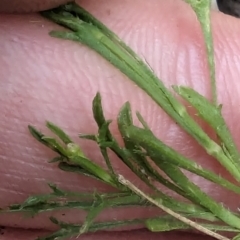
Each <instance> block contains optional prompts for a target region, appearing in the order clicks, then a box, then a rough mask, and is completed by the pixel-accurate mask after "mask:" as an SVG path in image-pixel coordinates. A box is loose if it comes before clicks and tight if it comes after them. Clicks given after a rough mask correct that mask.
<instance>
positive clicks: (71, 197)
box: [2, 0, 240, 240]
mask: <svg viewBox="0 0 240 240" xmlns="http://www.w3.org/2000/svg"><path fill="white" fill-rule="evenodd" d="M186 2H188V3H189V4H190V5H191V7H192V8H193V10H194V11H195V13H196V15H197V17H198V19H199V22H200V24H201V27H202V30H203V35H204V39H205V42H206V51H207V54H208V63H209V73H210V79H211V89H212V102H210V101H208V100H207V99H206V98H205V97H203V96H202V95H200V94H199V93H197V92H196V91H195V90H194V89H191V88H189V87H185V86H173V89H172V90H173V91H174V92H175V93H177V94H178V95H179V96H181V97H182V98H184V99H185V100H186V101H187V102H188V103H189V104H190V105H191V106H193V107H194V108H195V109H196V111H197V112H198V115H199V117H200V118H202V119H203V120H204V121H206V122H207V123H208V124H209V125H210V126H211V127H212V128H213V130H214V131H215V134H216V136H217V139H218V140H217V141H215V140H213V139H212V138H211V137H210V136H208V134H207V133H206V132H204V131H203V129H202V128H201V127H200V126H199V125H198V123H197V122H196V121H195V120H194V119H193V118H192V117H191V116H190V115H189V114H188V112H187V110H186V108H185V106H184V105H183V104H181V103H180V102H179V101H178V99H177V98H176V97H175V95H174V94H173V91H172V90H169V89H167V88H166V87H165V86H164V84H163V82H162V81H161V80H160V79H158V78H157V77H156V76H155V74H154V73H153V72H152V70H151V69H150V68H149V67H148V66H147V65H146V64H145V63H144V62H143V61H142V60H141V59H140V58H139V57H138V56H137V55H136V54H135V53H134V52H133V51H132V50H131V49H130V48H129V47H128V46H127V45H126V44H125V43H124V42H122V41H121V40H120V39H119V38H118V37H117V36H116V35H115V34H114V33H113V32H111V31H110V30H109V29H107V28H106V27H105V26H104V25H103V24H102V23H101V22H99V21H98V20H97V19H95V18H94V17H93V16H92V15H91V14H90V13H88V12H87V11H85V10H84V9H83V8H81V7H80V6H78V5H76V4H74V3H71V4H67V5H64V6H61V7H59V8H57V9H53V10H51V11H46V12H43V13H42V15H43V16H44V17H47V18H48V19H50V20H51V21H54V22H56V23H58V24H60V25H62V26H64V27H66V28H67V29H69V30H70V31H67V32H66V31H62V32H59V31H52V32H51V33H50V35H51V36H53V37H58V38H63V39H68V40H73V41H76V42H80V43H82V44H85V45H87V46H89V47H90V48H92V49H93V50H95V51H96V52H98V53H99V54H100V55H102V56H103V57H104V58H105V59H107V60H108V61H109V62H110V63H112V64H113V65H114V66H115V67H117V68H118V69H119V70H120V71H122V72H123V73H124V74H125V75H126V76H128V77H129V79H131V80H132V81H133V82H135V83H136V84H137V85H138V86H139V87H140V88H142V89H143V90H144V91H145V92H146V93H147V94H148V95H149V96H150V97H151V98H152V99H153V100H154V101H155V102H156V103H157V104H158V105H159V106H160V107H161V108H162V109H163V110H164V111H165V112H166V113H167V114H168V115H169V116H170V117H171V118H172V119H173V120H174V121H175V122H176V123H177V124H179V125H180V126H181V127H182V129H184V130H185V131H186V132H187V133H188V134H190V135H191V136H192V137H193V138H194V139H195V140H196V141H197V142H198V143H199V145H201V146H202V148H203V149H205V151H206V152H207V153H208V154H209V155H211V156H213V157H214V158H215V159H216V160H217V161H219V162H220V163H221V164H222V166H223V167H224V168H225V169H226V170H228V171H229V173H230V174H231V175H232V176H233V177H234V178H235V179H236V180H237V181H238V182H239V181H240V167H239V166H240V163H239V157H240V154H239V152H238V150H237V147H236V145H235V143H234V141H233V139H232V137H231V134H230V132H229V130H228V127H227V125H226V123H225V120H224V118H223V117H222V114H221V108H222V106H221V105H219V104H218V101H217V92H216V81H215V67H214V56H213V43H212V35H211V24H210V10H209V8H210V1H206V0H198V1H196V0H195V1H194V0H187V1H186ZM92 111H93V116H94V119H95V121H96V123H97V125H98V132H97V133H96V134H89V135H81V136H80V137H81V138H84V139H87V140H91V141H94V142H96V144H98V146H99V149H100V151H101V153H102V156H103V158H104V159H105V162H106V168H103V167H101V166H99V165H98V164H96V163H95V162H94V161H92V160H91V159H89V158H88V157H87V156H86V155H85V154H84V153H83V151H82V150H81V148H80V147H79V146H78V145H77V144H76V143H74V142H73V141H72V140H71V139H70V137H69V136H68V135H67V134H66V133H65V132H63V130H61V128H60V127H58V126H56V125H55V124H53V123H51V122H47V124H46V125H47V127H48V128H49V129H50V130H51V131H52V132H53V133H54V134H55V135H56V136H57V137H58V138H54V137H49V136H46V135H44V134H43V133H41V132H39V131H38V130H37V129H35V128H34V127H33V126H29V130H30V133H31V134H32V135H33V137H35V138H36V139H37V140H38V141H39V142H41V143H42V144H44V145H45V146H46V147H49V148H50V149H52V150H53V151H55V152H56V153H57V154H58V156H57V157H56V158H54V159H52V160H51V161H50V162H54V163H58V166H59V168H60V169H61V170H63V171H68V172H73V173H77V174H83V175H86V176H88V177H92V178H94V179H96V180H98V181H101V182H104V183H105V184H108V185H110V186H112V187H114V188H115V189H116V192H114V193H98V192H93V193H78V192H67V191H64V190H62V189H59V188H58V187H57V186H55V185H54V184H49V187H50V188H51V189H52V193H50V194H45V195H37V196H31V197H30V198H28V199H27V200H26V201H25V202H23V203H22V204H16V205H12V206H9V208H8V209H4V210H2V212H10V213H11V212H27V213H31V214H32V215H36V214H40V213H41V212H45V211H53V210H60V209H71V208H75V209H81V210H84V211H86V212H87V213H88V214H87V217H86V219H85V221H84V223H82V224H79V225H75V224H70V223H63V222H60V221H58V220H57V219H55V218H50V220H51V221H52V222H53V223H55V224H56V225H58V226H59V230H58V231H56V232H54V233H53V234H51V235H50V236H47V237H43V238H40V239H42V240H47V239H65V238H68V237H72V236H78V235H81V234H83V233H87V232H93V231H98V230H105V229H114V228H117V227H120V226H124V225H130V224H139V223H142V224H144V225H145V226H146V228H148V229H149V230H150V231H170V230H176V229H193V228H194V229H197V230H199V231H201V232H203V233H205V234H207V235H210V236H212V237H214V238H216V239H222V240H224V239H225V240H227V239H228V238H227V237H225V236H224V235H222V232H231V233H235V234H236V237H235V238H234V239H238V238H239V237H240V235H239V233H240V217H239V215H238V214H237V213H235V212H231V211H230V210H229V209H228V208H227V207H224V206H223V205H222V204H221V203H218V202H216V201H215V200H214V199H212V198H211V197H210V196H208V195H207V194H205V193H204V192H203V191H202V190H201V189H200V187H199V186H197V185H196V184H194V183H193V182H191V180H190V179H188V178H187V176H186V175H185V174H184V173H183V171H182V169H184V170H187V171H189V172H192V173H194V174H196V175H199V176H201V177H204V178H205V179H207V180H208V181H211V182H214V183H216V184H218V185H220V186H222V187H224V188H227V189H228V190H230V191H233V192H235V193H237V194H239V193H240V187H239V186H238V185H235V184H234V183H232V182H229V181H228V180H226V179H224V178H222V177H220V176H218V175H217V174H216V173H214V172H211V171H209V170H206V169H204V168H203V167H201V166H200V165H198V164H196V163H195V162H194V161H193V160H192V159H188V158H186V157H185V156H183V155H181V154H180V153H178V152H176V151H175V150H174V149H172V148H170V147H169V146H167V145H166V144H164V143H163V142H162V141H161V140H160V139H158V138H157V137H155V136H154V133H153V132H152V131H151V130H150V128H149V127H148V125H147V123H146V122H145V121H144V119H143V117H142V116H141V114H140V113H137V114H136V115H137V117H138V120H139V122H140V123H141V124H142V127H137V126H135V125H134V124H133V121H132V112H131V107H130V103H128V102H127V103H126V104H124V106H123V107H122V109H121V110H120V112H119V115H118V119H117V121H118V128H119V131H120V133H121V136H122V139H123V141H124V146H123V147H121V146H120V145H119V144H118V142H117V140H116V139H115V138H114V135H113V134H112V133H111V131H110V129H109V125H110V124H111V121H110V120H107V119H106V118H105V116H104V113H103V109H102V103H101V96H100V93H97V94H96V96H95V98H94V100H93V103H92ZM139 136H141V138H139ZM57 139H58V140H57ZM108 149H111V150H112V151H113V152H114V153H115V154H116V155H117V156H118V158H119V160H120V161H122V162H123V163H125V164H126V166H127V167H128V168H130V169H131V171H132V172H133V173H134V174H135V175H136V176H138V178H139V179H141V180H142V181H143V182H144V183H145V184H146V185H148V186H149V187H150V188H151V189H152V193H150V194H149V193H145V192H143V191H142V190H140V189H138V188H137V187H136V186H135V185H134V184H133V183H131V182H129V180H127V179H125V178H124V176H121V175H118V174H117V173H116V172H115V170H114V168H113V166H112V164H111V159H110V158H109V155H108ZM149 159H150V160H149ZM152 163H154V164H155V166H156V167H157V169H156V167H153V165H152ZM158 170H161V172H163V173H164V174H160V171H158ZM159 183H160V184H162V185H163V186H165V187H167V188H169V189H171V190H172V191H173V192H175V193H177V194H178V195H181V196H182V197H184V198H185V199H186V200H188V201H187V202H186V201H180V200H178V199H176V198H175V197H172V196H170V195H168V194H166V193H164V192H162V191H161V189H160V188H158V187H157V184H159ZM63 199H64V201H62V200H63ZM136 205H137V206H140V207H157V208H160V209H161V210H163V211H164V212H165V213H166V214H163V215H161V216H159V217H158V218H147V219H133V220H128V221H111V222H96V221H95V218H96V217H97V216H98V215H99V214H100V212H102V211H104V210H105V209H107V208H113V207H114V208H119V207H128V206H136Z"/></svg>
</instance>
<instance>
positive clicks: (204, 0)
mask: <svg viewBox="0 0 240 240" xmlns="http://www.w3.org/2000/svg"><path fill="white" fill-rule="evenodd" d="M185 1H186V2H187V3H188V4H189V5H190V6H191V7H192V9H193V10H194V12H195V13H196V15H197V18H198V21H199V22H200V25H201V28H202V32H203V36H204V40H205V46H206V50H207V60H208V69H209V73H210V80H211V91H212V102H213V104H214V105H215V106H217V105H218V101H217V85H216V77H215V62H214V45H213V39H212V29H211V19H210V8H211V1H209V0H197V1H196V0H185Z"/></svg>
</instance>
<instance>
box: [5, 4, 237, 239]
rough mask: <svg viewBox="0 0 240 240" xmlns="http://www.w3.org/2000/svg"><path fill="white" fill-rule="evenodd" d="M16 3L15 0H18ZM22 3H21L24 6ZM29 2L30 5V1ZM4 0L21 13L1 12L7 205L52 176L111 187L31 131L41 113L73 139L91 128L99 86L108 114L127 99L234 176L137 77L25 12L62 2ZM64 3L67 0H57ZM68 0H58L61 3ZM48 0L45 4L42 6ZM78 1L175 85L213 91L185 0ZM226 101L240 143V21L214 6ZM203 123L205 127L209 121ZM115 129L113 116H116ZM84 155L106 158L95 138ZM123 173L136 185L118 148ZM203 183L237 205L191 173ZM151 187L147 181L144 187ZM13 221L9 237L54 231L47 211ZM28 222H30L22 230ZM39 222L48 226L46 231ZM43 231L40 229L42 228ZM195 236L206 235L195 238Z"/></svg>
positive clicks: (180, 144)
mask: <svg viewBox="0 0 240 240" xmlns="http://www.w3.org/2000/svg"><path fill="white" fill-rule="evenodd" d="M16 2H17V3H16ZM20 2H22V5H21V4H20ZM23 2H24V3H23ZM50 2H51V1H47V0H46V1H37V0H36V1H27V0H25V1H14V0H12V1H8V2H7V4H4V1H1V3H0V11H1V12H3V11H9V9H7V8H10V7H11V9H14V12H19V14H1V15H0V76H1V83H0V112H1V118H0V136H1V138H0V139H1V140H0V162H1V168H0V207H2V206H6V205H9V204H11V203H17V202H21V201H23V200H24V199H25V198H26V197H28V196H29V195H31V194H37V193H44V192H46V191H48V188H47V186H46V182H47V181H50V182H55V183H57V184H58V185H59V186H60V187H62V188H65V189H71V190H89V189H91V190H92V189H97V190H98V191H103V190H106V191H107V190H108V189H109V188H107V187H105V186H104V185H99V184H98V183H96V182H95V181H92V180H89V179H86V178H81V177H79V176H77V175H71V174H69V173H62V172H60V171H59V170H58V169H57V167H56V166H55V165H50V164H48V163H47V160H48V159H49V158H51V157H53V156H55V155H54V154H53V153H52V152H51V151H48V150H46V148H44V147H42V146H41V145H40V144H39V143H37V142H36V141H34V140H33V138H32V137H31V136H30V134H29V133H28V130H27V125H28V124H34V125H35V126H37V127H39V128H40V129H42V130H46V129H45V128H44V121H45V120H49V121H52V122H54V123H56V124H58V125H60V126H61V127H63V128H64V129H65V130H66V131H67V132H68V133H69V134H70V135H71V137H73V138H74V139H75V140H77V134H78V133H94V132H95V131H96V129H97V128H96V125H95V123H94V121H93V118H92V114H91V111H90V110H91V100H92V99H93V97H94V95H95V94H96V92H97V91H99V92H100V93H101V95H102V98H103V104H104V110H105V112H106V115H107V117H108V118H110V119H115V118H116V115H117V113H118V111H119V109H120V107H121V106H122V104H123V103H124V102H125V101H130V103H131V105H132V108H133V109H134V110H138V111H140V112H141V113H142V115H143V116H144V118H145V120H146V121H147V122H148V123H149V125H150V127H151V128H152V129H153V131H154V132H155V134H156V135H157V136H158V137H160V138H161V139H163V140H164V141H165V142H167V143H168V144H169V145H171V146H172V147H174V148H175V149H177V150H179V151H181V152H182V153H183V154H185V155H186V156H188V157H191V158H194V159H195V160H196V161H197V162H199V163H201V164H202V165H204V166H205V167H208V168H209V169H212V170H214V171H216V172H217V173H219V174H221V175H222V176H225V177H227V178H229V175H228V174H227V173H226V172H225V171H224V170H223V169H222V168H221V167H220V165H219V164H218V163H216V162H215V161H213V159H211V158H210V157H208V156H207V154H206V153H205V152H204V151H203V150H202V149H201V148H200V147H199V146H198V145H197V144H196V143H195V142H194V141H193V140H192V139H191V138H190V137H188V136H187V134H185V133H183V132H182V131H181V130H180V129H179V128H177V127H176V125H175V124H174V123H173V122H172V121H171V120H170V119H169V118H168V117H167V116H166V115H165V114H164V113H163V112H162V111H161V110H159V108H158V107H157V106H156V105H155V104H154V103H153V102H152V100H151V99H150V98H149V97H148V96H146V94H145V93H144V92H143V91H141V90H140V89H139V88H138V87H136V86H135V85H134V84H133V83H132V82H131V81H129V80H128V79H127V78H126V77H124V76H123V75H122V74H120V73H119V72H118V71H117V70H116V69H115V68H114V67H112V66H111V65H110V64H109V63H107V62H106V61H104V60H103V59H102V58H101V57H100V56H98V55H97V54H95V53H94V52H92V51H91V50H89V49H88V48H86V47H84V46H81V45H79V44H76V43H72V42H69V41H63V40H59V39H54V38H51V37H49V36H48V32H49V31H50V30H52V29H58V28H59V27H58V26H56V25H55V24H53V23H50V22H49V21H47V20H45V19H43V18H42V17H41V16H39V15H37V14H34V13H31V14H27V15H26V14H20V13H23V12H29V11H30V12H34V11H38V10H43V9H48V8H52V7H54V6H57V5H58V4H57V3H56V1H52V2H51V3H50ZM59 2H60V1H59ZM62 2H64V1H61V3H62ZM37 3H41V4H37ZM80 3H81V5H82V6H84V7H85V8H86V9H87V10H89V11H90V12H91V13H93V14H94V15H95V16H96V17H97V18H99V19H100V20H101V21H103V22H104V23H105V24H106V25H107V26H108V27H109V28H111V29H112V30H113V31H114V32H116V33H117V34H118V35H119V36H120V37H121V38H122V39H123V40H124V41H126V42H127V43H128V44H129V45H130V46H131V47H132V48H133V49H134V50H135V51H136V52H137V53H138V54H139V55H140V56H141V57H142V58H144V59H146V60H147V62H148V63H149V64H150V65H151V67H152V68H153V69H154V71H155V72H156V74H157V75H158V76H159V77H160V78H161V79H162V80H163V81H164V82H165V83H166V84H167V85H168V86H170V85H172V84H183V85H187V86H191V87H193V88H194V89H196V90H198V91H199V92H201V93H202V94H204V95H205V96H207V97H209V96H210V89H209V86H210V85H209V81H208V71H207V65H206V62H205V52H204V45H203V40H202V36H201V32H200V28H199V25H198V23H197V21H196V18H195V16H194V14H193V12H192V11H191V9H190V8H189V7H188V6H187V5H186V4H185V3H184V2H182V1H181V0H177V1H176V0H168V1H166V0H152V1H148V2H147V1H144V0H139V1H138V3H137V4H136V2H135V1H131V0H126V1H119V0H115V1H111V0H101V1H93V0H90V1H89V0H88V1H80ZM212 23H213V32H214V42H215V56H216V70H217V84H218V96H219V101H220V102H221V103H223V105H224V107H223V114H224V117H225V119H226V121H227V123H228V125H229V127H230V129H231V132H232V134H233V136H234V139H235V141H236V142H237V145H238V147H240V144H239V140H240V139H239V138H240V137H239V136H240V127H239V124H238V123H239V119H240V110H239V106H240V84H239V76H240V59H239V57H238V56H240V43H239V41H238V39H239V34H240V24H239V20H238V19H236V18H233V17H230V16H226V15H223V14H221V13H217V12H213V13H212ZM203 127H204V128H205V130H206V131H208V128H207V127H206V126H204V125H203ZM112 129H113V131H115V132H116V124H115V123H114V124H113V127H112ZM77 141H78V142H79V143H81V146H82V147H83V149H84V152H85V153H86V155H87V156H88V157H89V158H91V159H94V160H95V161H97V162H101V161H102V160H101V158H100V154H99V152H98V151H97V148H96V146H95V145H93V144H90V143H89V142H85V141H79V140H77ZM113 161H114V166H115V168H116V169H117V171H118V172H119V173H121V174H123V175H124V176H125V177H126V178H130V179H131V180H133V181H134V183H135V184H136V185H137V186H138V187H141V186H142V185H141V184H140V183H139V182H138V181H137V180H135V179H134V178H133V177H132V176H131V174H130V173H129V171H128V170H126V168H125V167H124V166H123V165H122V164H119V162H118V161H117V159H116V158H115V157H114V156H113ZM193 180H194V181H195V182H196V183H197V184H199V185H200V186H201V187H202V189H203V190H204V191H206V192H207V193H208V194H210V195H211V196H213V197H214V198H215V199H216V200H218V201H221V202H223V203H224V204H227V206H229V207H230V208H232V209H233V210H235V211H236V210H237V208H238V207H239V201H238V199H239V198H238V197H236V196H235V195H233V194H230V193H229V192H227V191H225V190H222V189H221V188H217V187H216V186H214V185H213V184H210V183H206V182H203V181H202V179H200V178H194V179H193ZM143 189H144V187H143ZM154 212H156V211H155V210H154V211H153V210H139V209H136V208H135V209H127V210H120V211H119V210H118V211H113V210H111V211H110V210H109V211H108V212H107V214H103V215H102V216H101V219H102V220H104V219H108V220H109V219H122V218H128V217H133V216H134V217H146V216H150V215H153V214H154ZM65 214H66V215H65V216H61V215H62V213H61V214H58V215H56V216H58V217H62V219H63V220H66V221H80V220H81V219H83V215H82V214H79V213H76V212H72V211H71V212H65ZM0 225H3V226H6V230H5V234H4V235H2V236H1V239H3V240H10V239H25V240H28V239H29V240H30V239H34V237H36V236H38V235H39V234H42V232H43V231H48V230H51V229H53V225H51V224H50V223H49V221H48V220H47V219H46V215H44V216H41V217H39V218H36V219H30V220H29V219H22V218H21V217H19V215H18V216H1V215H0ZM24 229H29V230H24ZM40 229H41V230H40ZM42 229H43V230H42ZM176 237H178V238H180V239H184V240H185V239H186V240H187V239H192V238H193V236H192V235H191V234H188V233H177V235H176V233H168V234H152V233H148V232H146V231H144V230H138V231H130V232H121V233H103V234H102V233H101V234H98V233H96V234H95V235H89V236H85V237H83V238H81V239H86V240H90V239H100V240H101V239H120V240H121V239H133V240H135V239H161V240H165V239H169V240H172V239H176ZM194 237H195V239H199V240H201V239H202V240H203V239H207V238H206V237H205V236H203V237H202V236H201V235H199V236H194Z"/></svg>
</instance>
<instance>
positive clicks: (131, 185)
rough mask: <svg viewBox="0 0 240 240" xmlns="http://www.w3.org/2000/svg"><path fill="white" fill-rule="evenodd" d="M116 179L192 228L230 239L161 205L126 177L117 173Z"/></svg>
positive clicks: (221, 239)
mask: <svg viewBox="0 0 240 240" xmlns="http://www.w3.org/2000/svg"><path fill="white" fill-rule="evenodd" d="M118 181H119V182H120V183H122V184H123V185H125V186H126V187H128V188H129V189H131V190H132V191H133V192H134V193H136V194H137V195H139V196H141V197H143V198H145V199H147V200H148V201H149V202H151V203H152V204H154V205H156V206H157V207H159V208H160V209H162V210H163V211H164V212H166V213H168V214H169V215H171V216H173V217H174V218H176V219H178V220H180V221H181V222H183V223H185V224H187V225H189V226H191V227H192V228H194V229H197V230H199V231H200V232H203V233H205V234H207V235H209V236H212V237H214V238H216V239H219V240H230V239H228V238H226V237H223V236H221V235H219V234H217V233H215V232H213V231H211V230H209V229H207V228H205V227H203V226H201V225H199V224H197V223H195V222H194V221H192V220H190V219H187V218H186V217H184V216H182V215H180V214H178V213H176V212H174V211H172V210H171V209H169V208H166V207H165V206H163V205H162V203H161V201H157V200H155V199H153V198H151V197H150V196H148V195H146V194H145V193H144V192H142V191H141V190H140V189H138V188H137V187H136V186H134V185H133V184H132V183H131V182H129V181H128V180H127V179H125V178H124V177H123V176H122V175H119V177H118Z"/></svg>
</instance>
